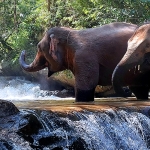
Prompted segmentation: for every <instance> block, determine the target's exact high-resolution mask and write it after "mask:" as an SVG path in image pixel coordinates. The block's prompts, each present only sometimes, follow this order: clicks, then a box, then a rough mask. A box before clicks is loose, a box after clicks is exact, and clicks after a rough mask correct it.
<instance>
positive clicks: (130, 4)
mask: <svg viewBox="0 0 150 150" xmlns="http://www.w3.org/2000/svg"><path fill="white" fill-rule="evenodd" d="M0 13H1V15H0V60H1V61H5V60H6V61H7V60H8V58H9V61H10V64H18V57H19V55H20V52H21V50H22V49H26V50H27V53H28V55H30V58H31V59H32V58H33V57H34V55H35V52H36V45H37V43H38V41H39V40H40V39H41V38H42V36H43V32H44V31H45V30H46V29H47V28H49V27H53V26H68V27H72V28H77V29H81V28H91V27H95V26H99V25H103V24H107V23H110V22H129V23H135V24H141V23H143V22H144V21H147V20H149V19H150V1H149V0H45V1H43V0H13V1H12V0H1V2H0Z"/></svg>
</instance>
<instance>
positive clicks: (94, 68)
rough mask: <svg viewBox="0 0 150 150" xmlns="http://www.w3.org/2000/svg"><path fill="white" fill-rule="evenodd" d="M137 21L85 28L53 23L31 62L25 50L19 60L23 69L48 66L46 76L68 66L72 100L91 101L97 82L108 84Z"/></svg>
mask: <svg viewBox="0 0 150 150" xmlns="http://www.w3.org/2000/svg"><path fill="white" fill-rule="evenodd" d="M136 28H137V25H135V24H130V23H122V22H114V23H110V24H106V25H102V26H100V27H95V28H88V29H80V30H77V29H72V28H67V27H53V28H50V29H48V30H47V32H46V33H45V35H44V37H43V38H42V40H41V41H40V42H39V43H38V45H37V49H38V51H37V54H36V56H35V59H34V60H33V62H32V63H31V64H29V65H28V64H27V63H26V62H25V50H23V51H22V52H21V54H20V58H19V63H20V65H21V67H22V68H23V69H24V70H25V71H27V72H35V71H39V70H41V69H44V68H46V67H47V68H48V77H49V76H51V75H52V74H53V73H55V72H58V71H62V70H65V69H69V70H71V71H72V73H73V74H74V76H75V101H76V102H90V101H94V92H95V87H96V86H97V85H102V86H107V85H112V82H111V78H112V73H113V70H114V69H115V67H116V65H117V64H118V63H119V61H120V60H121V58H122V57H123V56H124V54H125V52H126V50H127V41H128V39H129V38H130V37H131V36H132V34H133V33H134V31H135V30H136Z"/></svg>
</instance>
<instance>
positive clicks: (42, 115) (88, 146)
mask: <svg viewBox="0 0 150 150" xmlns="http://www.w3.org/2000/svg"><path fill="white" fill-rule="evenodd" d="M0 88H1V89H0V90H1V92H0V99H3V98H5V99H12V94H13V96H14V95H15V96H14V97H13V99H14V100H15V99H17V100H18V99H19V100H22V98H21V97H25V99H29V100H30V99H34V98H36V99H37V98H38V97H40V99H41V97H42V96H41V95H40V94H39V95H37V93H42V92H43V91H41V90H40V88H39V85H38V84H33V83H31V82H29V81H28V82H27V81H25V80H24V79H20V78H16V79H7V81H4V80H2V79H1V81H0ZM29 91H30V92H29ZM37 91H38V92H37ZM28 96H30V97H28ZM48 96H50V97H51V96H52V95H46V97H44V96H43V98H45V99H46V98H47V97H48ZM54 98H55V97H54ZM8 120H9V121H8ZM0 135H1V136H0V149H4V150H5V149H6V150H7V149H14V150H20V149H23V150H30V149H35V150H37V149H38V150H149V149H150V107H145V108H141V109H137V108H133V107H132V108H118V109H107V110H105V111H96V110H93V111H89V110H86V109H85V110H83V111H70V112H68V113H65V112H64V113H57V112H52V111H45V110H43V111H42V110H33V109H32V110H30V109H20V113H19V114H17V115H14V116H13V117H12V116H11V118H7V117H6V118H0Z"/></svg>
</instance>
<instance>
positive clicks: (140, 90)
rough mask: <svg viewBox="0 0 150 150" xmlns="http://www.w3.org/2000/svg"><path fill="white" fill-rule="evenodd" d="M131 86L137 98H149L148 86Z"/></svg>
mask: <svg viewBox="0 0 150 150" xmlns="http://www.w3.org/2000/svg"><path fill="white" fill-rule="evenodd" d="M129 88H130V90H131V91H132V92H133V93H134V95H135V96H136V98H137V99H141V100H148V92H149V87H148V86H130V87H129Z"/></svg>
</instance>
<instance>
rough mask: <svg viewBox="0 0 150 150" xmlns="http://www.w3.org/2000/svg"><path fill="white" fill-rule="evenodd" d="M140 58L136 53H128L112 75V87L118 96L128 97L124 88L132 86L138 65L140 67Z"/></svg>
mask: <svg viewBox="0 0 150 150" xmlns="http://www.w3.org/2000/svg"><path fill="white" fill-rule="evenodd" d="M139 62H140V60H139V58H137V55H136V54H134V53H132V54H131V53H130V54H129V53H126V54H125V55H124V57H123V58H122V60H121V61H120V62H119V63H118V65H117V66H116V68H115V69H114V71H113V74H112V85H113V87H114V90H115V92H116V93H117V95H118V96H123V97H128V96H129V93H126V92H125V91H124V90H123V88H122V86H128V85H131V84H132V79H133V77H134V75H135V73H136V71H137V70H138V69H137V65H139Z"/></svg>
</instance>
